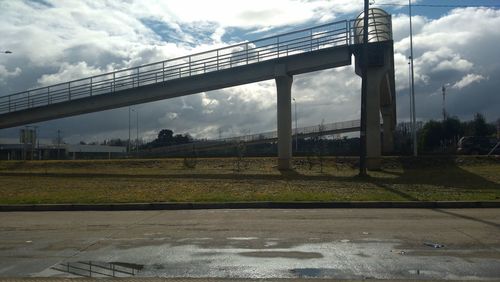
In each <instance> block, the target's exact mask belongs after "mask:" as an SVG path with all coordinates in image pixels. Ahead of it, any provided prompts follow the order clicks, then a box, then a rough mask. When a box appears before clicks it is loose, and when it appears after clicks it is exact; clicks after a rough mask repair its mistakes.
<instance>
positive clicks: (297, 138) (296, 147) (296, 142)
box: [292, 98, 299, 152]
mask: <svg viewBox="0 0 500 282" xmlns="http://www.w3.org/2000/svg"><path fill="white" fill-rule="evenodd" d="M292 100H293V102H294V104H295V152H297V151H298V148H299V132H298V131H297V101H295V98H292Z"/></svg>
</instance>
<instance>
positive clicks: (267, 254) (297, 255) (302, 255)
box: [239, 251, 323, 259]
mask: <svg viewBox="0 0 500 282" xmlns="http://www.w3.org/2000/svg"><path fill="white" fill-rule="evenodd" d="M239 255H241V256H246V257H256V258H294V259H317V258H323V255H322V254H320V253H316V252H293V251H289V252H286V251H285V252H279V251H262V252H242V253H239Z"/></svg>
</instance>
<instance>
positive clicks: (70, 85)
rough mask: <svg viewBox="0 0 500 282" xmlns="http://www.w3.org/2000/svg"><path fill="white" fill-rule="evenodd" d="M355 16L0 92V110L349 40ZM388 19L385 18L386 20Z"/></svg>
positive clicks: (69, 98)
mask: <svg viewBox="0 0 500 282" xmlns="http://www.w3.org/2000/svg"><path fill="white" fill-rule="evenodd" d="M354 22H355V20H343V21H338V22H334V23H329V24H324V25H320V26H316V27H312V28H307V29H302V30H298V31H293V32H289V33H285V34H280V35H276V36H272V37H267V38H263V39H259V40H255V41H250V42H244V43H240V44H236V45H231V46H227V47H224V48H220V49H216V50H211V51H206V52H202V53H197V54H193V55H188V56H184V57H180V58H175V59H170V60H165V61H161V62H156V63H151V64H146V65H141V66H137V67H133V68H128V69H123V70H118V71H114V72H110V73H105V74H101V75H95V76H91V77H87V78H82V79H78V80H73V81H69V82H64V83H59V84H55V85H50V86H45V87H40V88H35V89H30V90H27V91H23V92H19V93H15V94H11V95H7V96H2V97H0V114H2V113H10V112H15V111H19V110H25V109H30V108H35V107H42V106H47V105H52V104H56V103H61V102H67V101H72V100H76V99H81V98H85V97H91V96H97V95H112V94H113V93H115V92H118V91H121V90H126V89H131V88H136V87H140V86H145V85H150V84H155V83H162V82H165V81H169V80H173V79H180V78H185V77H191V76H194V75H200V74H205V73H210V72H214V71H220V70H225V69H229V68H233V67H238V66H244V65H250V64H254V63H258V62H262V61H267V60H272V59H277V58H281V57H286V56H290V55H295V54H300V53H306V52H313V51H317V50H322V49H326V48H332V47H336V46H343V45H349V44H353V43H354V40H353V37H354V27H353V26H354ZM389 22H390V20H389Z"/></svg>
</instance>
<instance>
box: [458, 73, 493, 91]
mask: <svg viewBox="0 0 500 282" xmlns="http://www.w3.org/2000/svg"><path fill="white" fill-rule="evenodd" d="M484 79H486V78H485V77H484V76H482V75H479V74H473V73H469V74H467V75H466V76H464V77H462V79H460V80H459V81H457V82H456V83H455V84H453V86H452V87H453V88H455V89H462V88H464V87H467V86H469V85H470V84H471V83H474V82H480V81H481V80H484Z"/></svg>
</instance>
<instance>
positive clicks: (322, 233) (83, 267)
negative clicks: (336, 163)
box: [0, 209, 500, 279]
mask: <svg viewBox="0 0 500 282" xmlns="http://www.w3.org/2000/svg"><path fill="white" fill-rule="evenodd" d="M499 234H500V209H456V210H437V209H434V210H431V209H317V210H189V211H128V212H4V213H0V277H4V278H5V277H27V276H35V277H81V276H89V275H90V274H92V277H107V276H110V275H115V276H118V277H131V276H135V277H188V278H190V277H191V278H196V277H215V278H218V277H230V278H296V277H298V278H335V279H365V278H376V279H404V278H413V279H495V278H496V279H499V278H500V236H499ZM428 243H436V244H438V245H436V247H438V248H434V247H433V246H432V245H430V244H428Z"/></svg>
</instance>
